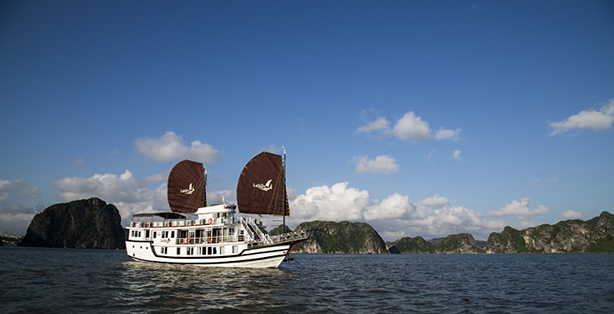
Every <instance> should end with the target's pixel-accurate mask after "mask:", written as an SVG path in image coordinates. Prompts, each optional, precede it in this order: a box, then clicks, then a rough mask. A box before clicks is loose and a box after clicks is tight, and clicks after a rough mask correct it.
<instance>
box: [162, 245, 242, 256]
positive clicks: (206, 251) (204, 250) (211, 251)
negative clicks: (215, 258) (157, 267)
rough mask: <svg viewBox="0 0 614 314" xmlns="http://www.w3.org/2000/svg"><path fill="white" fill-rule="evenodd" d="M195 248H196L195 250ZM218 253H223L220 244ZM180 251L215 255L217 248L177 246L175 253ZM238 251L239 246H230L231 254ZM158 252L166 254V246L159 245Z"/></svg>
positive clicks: (178, 253) (189, 253)
mask: <svg viewBox="0 0 614 314" xmlns="http://www.w3.org/2000/svg"><path fill="white" fill-rule="evenodd" d="M195 249H196V250H195ZM219 249H220V250H219V251H220V254H221V255H223V254H224V249H225V247H224V246H222V247H220V248H219ZM182 251H183V252H185V255H217V252H218V248H217V247H215V246H209V247H196V248H195V247H186V248H180V247H178V248H177V255H182ZM238 252H239V248H238V247H237V246H236V245H233V246H232V254H236V253H238ZM160 254H164V255H168V247H161V248H160Z"/></svg>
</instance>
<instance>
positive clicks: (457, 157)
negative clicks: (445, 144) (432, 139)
mask: <svg viewBox="0 0 614 314" xmlns="http://www.w3.org/2000/svg"><path fill="white" fill-rule="evenodd" d="M452 159H454V160H460V159H461V150H460V149H457V150H455V151H454V153H452Z"/></svg>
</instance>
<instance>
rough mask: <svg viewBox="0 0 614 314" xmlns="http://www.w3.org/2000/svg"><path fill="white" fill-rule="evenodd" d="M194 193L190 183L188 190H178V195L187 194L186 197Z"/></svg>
mask: <svg viewBox="0 0 614 314" xmlns="http://www.w3.org/2000/svg"><path fill="white" fill-rule="evenodd" d="M194 191H195V190H194V187H193V186H192V183H190V187H189V188H187V189H181V190H179V192H180V193H182V194H188V195H191V194H192V193H194Z"/></svg>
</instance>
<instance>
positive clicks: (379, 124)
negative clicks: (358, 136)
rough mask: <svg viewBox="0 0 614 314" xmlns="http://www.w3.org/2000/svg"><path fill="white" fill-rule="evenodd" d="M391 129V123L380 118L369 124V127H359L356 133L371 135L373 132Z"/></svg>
mask: <svg viewBox="0 0 614 314" xmlns="http://www.w3.org/2000/svg"><path fill="white" fill-rule="evenodd" d="M388 129H390V122H388V120H386V118H384V117H378V118H377V119H376V120H375V121H373V122H370V123H368V124H367V125H364V126H361V127H359V128H358V129H357V130H356V132H358V133H370V132H373V131H379V130H382V131H385V130H388Z"/></svg>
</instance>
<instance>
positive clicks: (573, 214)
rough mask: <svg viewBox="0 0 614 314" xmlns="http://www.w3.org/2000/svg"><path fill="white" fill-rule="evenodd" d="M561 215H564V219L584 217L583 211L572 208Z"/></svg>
mask: <svg viewBox="0 0 614 314" xmlns="http://www.w3.org/2000/svg"><path fill="white" fill-rule="evenodd" d="M561 217H563V218H564V219H580V218H582V213H581V212H577V211H575V210H571V209H570V210H566V211H564V212H563V214H562V215H561Z"/></svg>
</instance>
